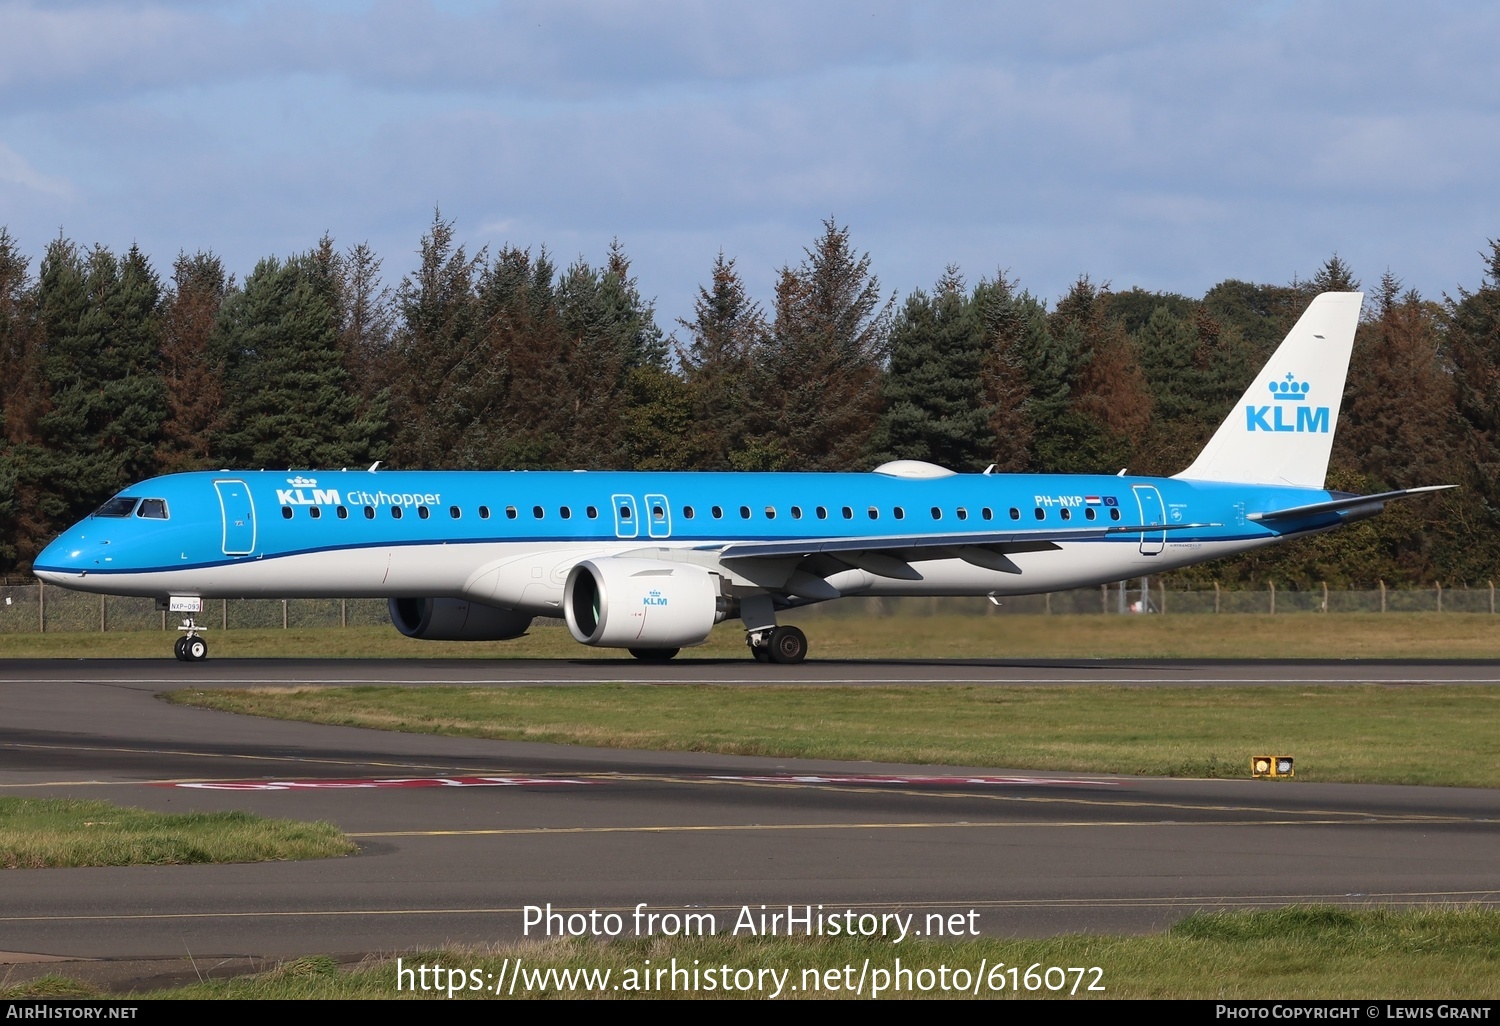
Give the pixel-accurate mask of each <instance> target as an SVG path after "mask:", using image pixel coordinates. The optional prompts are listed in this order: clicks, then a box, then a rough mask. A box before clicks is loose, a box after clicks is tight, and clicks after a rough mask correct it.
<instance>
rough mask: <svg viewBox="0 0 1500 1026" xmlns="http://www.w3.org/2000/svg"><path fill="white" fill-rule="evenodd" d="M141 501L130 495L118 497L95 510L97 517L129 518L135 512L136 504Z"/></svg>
mask: <svg viewBox="0 0 1500 1026" xmlns="http://www.w3.org/2000/svg"><path fill="white" fill-rule="evenodd" d="M140 501H141V500H139V499H137V498H135V497H134V496H130V495H117V496H115V497H114V498H113V499H110V500H109V501H108V502H106V503H105V504H104V505H102V506H100V507H99V508H98V509H96V510H94V516H96V517H128V516H130V514H131V513H132V512H133V511H134V510H135V504H136V503H137V502H140Z"/></svg>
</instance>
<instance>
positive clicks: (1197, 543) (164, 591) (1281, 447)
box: [34, 292, 1447, 663]
mask: <svg viewBox="0 0 1500 1026" xmlns="http://www.w3.org/2000/svg"><path fill="white" fill-rule="evenodd" d="M1361 299H1362V297H1361V295H1360V294H1359V293H1355V292H1351V293H1325V294H1323V295H1321V296H1319V297H1317V298H1316V299H1315V300H1313V302H1312V304H1311V305H1310V306H1309V307H1308V309H1307V311H1306V312H1305V313H1304V314H1303V315H1302V318H1301V319H1300V320H1299V321H1298V322H1297V325H1296V327H1294V328H1293V329H1292V331H1291V333H1290V334H1289V335H1288V336H1287V338H1286V340H1285V341H1283V342H1282V344H1281V346H1280V347H1279V348H1278V349H1277V351H1276V353H1275V355H1274V356H1272V358H1271V360H1270V362H1268V363H1267V364H1266V366H1265V367H1264V368H1263V369H1262V370H1261V372H1260V375H1259V376H1258V377H1257V378H1256V379H1255V381H1254V382H1253V383H1252V384H1251V386H1250V388H1249V389H1248V390H1247V391H1246V392H1245V395H1244V396H1243V398H1241V400H1240V402H1239V403H1238V404H1237V405H1236V407H1235V408H1234V409H1233V410H1232V411H1231V412H1230V414H1229V416H1228V417H1227V418H1226V419H1225V420H1224V422H1223V424H1222V425H1220V427H1219V429H1218V431H1217V432H1216V433H1215V434H1214V436H1213V438H1212V439H1211V440H1210V441H1209V443H1208V445H1207V446H1206V447H1205V448H1204V449H1203V451H1202V453H1200V454H1199V456H1198V458H1197V459H1196V460H1195V461H1194V462H1193V465H1192V466H1190V467H1189V468H1187V469H1186V470H1184V471H1183V472H1182V473H1180V474H1178V475H1176V476H1175V477H1172V478H1144V477H1127V476H1124V473H1123V472H1122V473H1121V474H1120V475H1118V476H1093V475H1081V474H1047V475H1043V474H991V473H984V474H956V473H953V472H952V471H950V470H946V469H944V468H942V467H937V466H934V465H932V464H927V463H919V462H914V461H899V462H896V463H889V464H886V465H885V466H883V467H880V468H879V469H877V470H876V471H875V472H873V473H869V474H801V473H773V474H742V473H612V472H602V473H601V472H588V473H584V472H571V473H569V472H556V473H554V472H524V471H522V472H514V471H513V472H502V471H495V472H489V471H463V472H460V471H449V472H445V471H381V470H378V469H377V468H376V467H372V468H370V470H369V471H363V470H354V471H347V470H345V471H316V472H315V471H297V472H289V471H280V472H271V471H256V472H240V471H221V472H218V473H207V472H205V473H194V474H175V475H172V476H169V477H161V478H155V479H153V480H150V481H146V482H144V483H142V484H140V485H137V486H135V487H133V488H129V489H127V490H126V491H124V492H122V493H121V494H119V495H117V496H115V497H114V498H112V499H110V500H109V501H108V502H106V503H105V504H104V505H103V506H101V507H100V508H99V509H98V510H97V511H96V512H95V513H94V514H93V515H92V516H90V517H88V518H87V519H85V520H83V521H82V522H81V523H79V524H77V525H75V526H74V527H72V528H71V529H69V530H68V531H67V532H66V533H64V534H63V535H62V536H61V537H59V538H58V539H57V540H56V541H54V542H53V543H52V544H51V545H49V546H48V547H47V549H46V550H45V551H44V552H42V554H41V555H40V556H39V557H38V558H37V560H36V564H35V567H34V569H35V572H36V575H37V576H38V577H40V578H41V579H43V580H45V581H46V582H47V583H49V584H56V585H61V586H62V587H65V588H74V589H78V590H82V591H93V592H104V593H107V594H113V595H146V596H154V597H156V598H157V599H158V600H160V601H161V602H162V603H163V607H164V608H170V609H172V610H176V611H181V612H183V613H185V614H189V618H188V619H186V620H185V621H184V623H183V636H182V637H180V638H179V639H178V642H177V656H178V658H180V659H184V660H198V659H202V658H204V657H205V656H206V655H207V652H208V646H207V643H206V642H205V641H204V638H203V635H202V627H201V626H200V625H199V624H198V623H197V622H196V620H195V619H193V618H192V617H191V614H194V613H197V612H200V611H201V609H202V602H203V600H204V599H213V598H366V597H374V598H385V599H388V600H389V602H390V613H391V620H392V622H393V623H394V624H395V626H396V628H397V629H398V630H400V631H401V632H402V633H403V634H406V635H408V636H410V637H414V638H429V639H438V640H496V639H505V638H514V637H518V636H520V635H521V634H523V633H525V631H526V630H527V628H528V627H529V626H530V624H531V621H532V618H533V617H536V616H554V617H555V616H561V617H563V618H564V619H566V621H567V624H568V629H569V630H570V631H571V632H572V634H573V636H574V637H575V638H576V639H577V640H578V641H580V642H581V643H583V644H585V645H597V646H603V647H611V648H625V649H629V650H630V651H631V652H632V653H633V654H634V655H636V656H638V657H640V658H642V659H669V658H671V657H672V656H674V655H676V654H677V652H678V651H679V650H680V649H682V648H684V647H687V646H691V645H697V644H700V643H702V642H704V641H705V640H707V638H708V635H709V632H710V631H711V630H712V629H713V626H714V625H715V624H717V623H720V622H721V621H724V620H727V619H739V620H741V621H742V622H743V623H744V627H745V634H746V640H747V643H748V644H749V647H750V651H751V652H752V653H753V654H754V655H755V657H756V658H757V659H759V660H762V661H772V662H780V663H795V662H800V661H801V660H802V659H803V658H804V657H805V656H806V654H807V639H806V637H805V636H804V635H803V633H802V632H801V631H800V630H798V629H797V628H796V627H791V626H778V625H777V623H776V616H777V613H778V612H779V611H780V610H783V609H788V608H792V607H795V606H800V605H805V604H808V603H813V602H823V601H827V600H828V599H834V598H838V597H840V596H843V595H976V596H982V595H989V596H1001V595H1024V594H1034V593H1039V592H1048V591H1058V590H1062V589H1066V588H1078V587H1085V586H1089V585H1097V584H1104V583H1108V582H1112V581H1119V580H1124V579H1126V578H1132V577H1139V576H1143V575H1147V574H1156V573H1161V572H1163V571H1166V570H1173V569H1176V568H1178V567H1184V566H1189V565H1191V564H1194V563H1201V562H1203V561H1205V560H1210V559H1218V558H1220V557H1222V556H1229V555H1233V554H1235V553H1239V552H1244V551H1246V550H1248V549H1253V548H1257V547H1259V546H1262V545H1269V544H1272V543H1274V542H1278V541H1282V540H1284V539H1287V538H1295V537H1301V536H1303V535H1308V534H1313V533H1316V532H1320V531H1327V530H1331V529H1333V528H1335V527H1339V526H1340V525H1342V524H1346V523H1350V522H1352V521H1355V520H1358V519H1361V518H1364V517H1368V516H1372V515H1374V514H1376V513H1378V512H1380V511H1381V509H1382V508H1383V507H1384V504H1385V503H1386V502H1389V501H1390V500H1392V499H1397V498H1401V497H1403V496H1406V495H1411V494H1415V493H1417V492H1426V491H1433V490H1435V489H1436V488H1439V487H1447V486H1433V487H1428V488H1414V489H1408V490H1405V491H1398V492H1385V493H1381V494H1378V495H1349V494H1346V493H1340V492H1330V491H1328V490H1326V489H1324V487H1323V480H1324V475H1325V474H1326V472H1327V468H1328V457H1329V453H1330V451H1331V449H1332V446H1333V429H1334V426H1335V425H1336V423H1337V421H1338V410H1339V403H1340V399H1341V397H1342V395H1343V390H1344V376H1345V373H1346V372H1347V370H1348V363H1349V353H1350V350H1351V348H1352V345H1353V340H1354V329H1355V325H1356V323H1357V322H1358V319H1359V308H1360V302H1361Z"/></svg>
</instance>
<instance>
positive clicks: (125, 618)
mask: <svg viewBox="0 0 1500 1026" xmlns="http://www.w3.org/2000/svg"><path fill="white" fill-rule="evenodd" d="M203 607H204V608H203V612H202V613H200V614H198V616H197V617H196V619H197V620H198V622H199V623H201V624H203V625H204V626H205V627H208V628H211V629H216V630H274V629H294V628H309V627H318V628H327V627H374V626H387V625H389V624H390V615H389V613H388V611H387V606H386V601H385V600H384V599H210V600H208V601H205V602H204V603H203ZM1495 612H1496V607H1495V586H1494V584H1493V582H1486V584H1485V585H1483V586H1481V587H1477V588H1473V587H1457V588H1448V587H1444V586H1442V585H1440V584H1439V585H1432V586H1431V587H1427V588H1385V587H1381V588H1378V589H1365V590H1352V589H1339V588H1327V587H1321V586H1320V587H1314V588H1302V589H1290V588H1286V587H1277V586H1275V585H1274V584H1270V585H1267V586H1265V587H1260V588H1253V589H1250V588H1237V589H1233V590H1231V589H1229V588H1214V589H1213V590H1208V589H1196V590H1173V589H1169V588H1167V587H1166V586H1165V585H1164V584H1162V583H1161V582H1159V581H1155V580H1152V579H1150V578H1143V579H1139V580H1133V581H1124V582H1121V583H1119V584H1109V585H1103V586H1100V587H1097V588H1080V589H1077V590H1074V591H1059V592H1052V593H1051V594H1046V595H1017V596H1014V597H1003V598H1001V599H1000V600H999V605H996V604H994V603H993V602H990V601H988V600H986V599H983V598H858V597H851V598H844V599H839V600H837V601H834V602H826V603H821V604H819V605H814V606H809V607H806V608H805V609H802V610H798V613H799V615H813V616H826V617H841V616H850V617H852V616H861V617H867V616H876V617H878V616H902V617H913V616H1009V615H1046V614H1053V615H1075V614H1095V615H1097V614H1101V613H1103V614H1126V615H1130V614H1139V613H1152V614H1167V615H1172V616H1176V615H1204V614H1207V615H1212V614H1214V613H1260V614H1266V615H1284V614H1294V613H1488V614H1494V613H1495ZM181 618H182V614H180V613H167V612H163V611H162V610H159V609H158V608H157V607H156V601H155V600H154V599H149V598H127V597H122V596H118V595H87V594H83V593H81V592H76V591H67V590H65V589H63V588H58V587H47V586H45V585H42V584H37V583H31V584H10V585H0V634H36V633H48V632H70V631H150V630H160V631H174V632H175V631H176V630H177V625H178V624H179V623H180V622H181ZM547 623H554V624H560V623H561V621H560V620H547V619H538V621H537V624H538V626H541V625H544V624H547Z"/></svg>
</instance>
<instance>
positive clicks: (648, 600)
mask: <svg viewBox="0 0 1500 1026" xmlns="http://www.w3.org/2000/svg"><path fill="white" fill-rule="evenodd" d="M666 604H667V600H666V597H665V596H664V595H662V593H661V592H660V591H658V590H657V589H656V588H652V589H651V591H650V592H649V593H648V594H647V595H646V596H645V597H644V598H643V599H641V605H643V606H664V605H666Z"/></svg>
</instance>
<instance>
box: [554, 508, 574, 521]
mask: <svg viewBox="0 0 1500 1026" xmlns="http://www.w3.org/2000/svg"><path fill="white" fill-rule="evenodd" d="M557 512H559V513H561V514H562V518H563V519H564V520H572V519H573V507H572V506H563V507H562V508H561V509H559V510H558V511H557Z"/></svg>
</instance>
